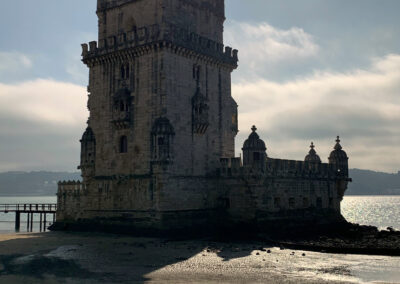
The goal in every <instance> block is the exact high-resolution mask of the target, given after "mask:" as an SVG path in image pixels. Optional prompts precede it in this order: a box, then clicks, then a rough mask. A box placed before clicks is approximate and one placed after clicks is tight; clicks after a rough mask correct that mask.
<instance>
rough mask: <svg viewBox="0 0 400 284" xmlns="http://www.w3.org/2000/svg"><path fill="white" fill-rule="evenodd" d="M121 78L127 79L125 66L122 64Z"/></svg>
mask: <svg viewBox="0 0 400 284" xmlns="http://www.w3.org/2000/svg"><path fill="white" fill-rule="evenodd" d="M121 79H125V66H124V65H122V66H121Z"/></svg>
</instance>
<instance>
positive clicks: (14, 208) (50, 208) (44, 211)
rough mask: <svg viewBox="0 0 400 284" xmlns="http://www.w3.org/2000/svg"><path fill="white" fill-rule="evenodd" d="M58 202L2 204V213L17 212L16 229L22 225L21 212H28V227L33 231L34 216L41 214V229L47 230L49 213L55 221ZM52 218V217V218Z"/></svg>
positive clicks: (0, 211)
mask: <svg viewBox="0 0 400 284" xmlns="http://www.w3.org/2000/svg"><path fill="white" fill-rule="evenodd" d="M56 211H57V204H0V213H15V231H17V232H19V230H20V227H21V214H27V222H26V228H27V231H28V232H32V229H33V218H34V216H35V215H37V214H39V215H40V218H39V228H40V231H41V232H42V231H46V222H47V215H50V218H52V221H53V223H54V222H55V221H56ZM50 220H51V219H50Z"/></svg>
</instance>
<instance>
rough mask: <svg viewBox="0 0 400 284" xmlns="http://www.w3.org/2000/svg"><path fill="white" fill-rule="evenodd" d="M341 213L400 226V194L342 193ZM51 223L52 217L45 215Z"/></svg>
mask: <svg viewBox="0 0 400 284" xmlns="http://www.w3.org/2000/svg"><path fill="white" fill-rule="evenodd" d="M56 199H57V198H56V196H42V197H1V196H0V204H17V203H21V204H23V203H44V204H47V203H56ZM342 214H343V216H344V217H345V218H346V219H347V220H348V221H350V222H353V223H358V224H362V225H373V226H377V227H378V228H380V229H386V228H387V227H393V228H394V229H397V230H400V196H345V197H344V200H343V202H342ZM35 218H36V219H34V221H36V222H35V223H34V228H33V229H34V231H37V230H38V229H39V223H38V221H39V217H38V216H36V217H35ZM14 220H15V214H14V213H8V214H5V213H0V233H10V232H13V231H14V224H15V223H14ZM48 220H49V221H50V222H48V224H47V225H49V223H51V221H52V217H51V216H50V215H49V216H48ZM21 232H26V214H22V215H21Z"/></svg>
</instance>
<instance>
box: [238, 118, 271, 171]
mask: <svg viewBox="0 0 400 284" xmlns="http://www.w3.org/2000/svg"><path fill="white" fill-rule="evenodd" d="M251 130H252V133H251V134H250V135H249V138H248V139H247V140H246V141H245V142H244V144H243V148H242V150H243V166H244V167H251V168H254V169H257V170H261V171H262V172H265V168H266V160H267V153H266V151H267V148H266V147H265V143H264V141H263V140H261V139H260V136H258V134H257V132H256V131H257V128H256V127H255V126H253V127H252V128H251Z"/></svg>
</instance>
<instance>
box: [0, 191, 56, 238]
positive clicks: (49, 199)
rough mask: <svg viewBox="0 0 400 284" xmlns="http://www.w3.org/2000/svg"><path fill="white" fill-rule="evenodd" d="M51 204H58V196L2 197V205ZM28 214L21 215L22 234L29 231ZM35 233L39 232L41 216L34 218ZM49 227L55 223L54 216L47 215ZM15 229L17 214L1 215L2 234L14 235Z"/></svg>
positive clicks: (0, 202) (0, 228)
mask: <svg viewBox="0 0 400 284" xmlns="http://www.w3.org/2000/svg"><path fill="white" fill-rule="evenodd" d="M24 203H26V204H29V203H31V204H42V203H43V204H51V203H57V196H55V195H54V196H18V197H11V196H10V197H9V196H6V197H4V196H0V204H24ZM26 219H27V214H21V229H20V232H21V233H24V232H26V231H27V228H26ZM33 221H34V223H33V231H34V232H38V231H39V214H36V215H35V216H34V218H33ZM47 221H48V222H47V226H50V224H51V223H52V221H53V215H52V214H48V215H47ZM14 228H15V213H7V214H6V213H0V234H1V233H12V232H14Z"/></svg>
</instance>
